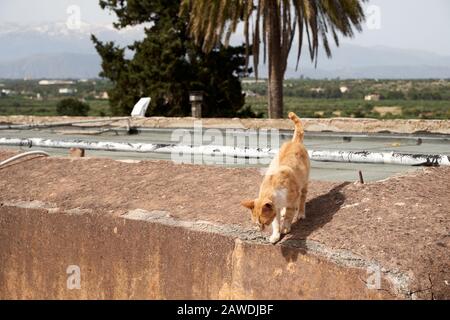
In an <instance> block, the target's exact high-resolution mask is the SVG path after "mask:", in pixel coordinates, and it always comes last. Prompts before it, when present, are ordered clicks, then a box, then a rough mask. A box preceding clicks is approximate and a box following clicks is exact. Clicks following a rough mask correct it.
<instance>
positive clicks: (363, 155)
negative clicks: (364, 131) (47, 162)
mask: <svg viewBox="0 0 450 320" xmlns="http://www.w3.org/2000/svg"><path fill="white" fill-rule="evenodd" d="M0 145H7V146H26V147H45V148H64V149H69V148H81V149H86V150H103V151H124V152H144V153H145V152H151V153H165V154H170V153H185V154H204V155H224V156H230V157H237V158H271V157H273V156H275V155H276V154H277V153H278V150H277V149H270V148H264V149H254V148H235V147H230V146H214V145H204V146H195V147H193V146H188V145H176V144H149V143H127V142H107V141H85V140H50V139H41V138H28V139H21V138H0ZM308 153H309V156H310V158H311V160H314V161H323V162H347V163H378V164H398V165H408V166H439V165H442V166H450V156H447V155H426V154H404V153H396V152H369V151H360V152H358V151H339V150H310V151H308Z"/></svg>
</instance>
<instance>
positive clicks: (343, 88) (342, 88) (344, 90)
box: [339, 86, 350, 93]
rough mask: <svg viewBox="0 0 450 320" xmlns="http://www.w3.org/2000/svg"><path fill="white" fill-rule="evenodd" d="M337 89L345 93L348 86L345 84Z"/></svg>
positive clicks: (347, 90)
mask: <svg viewBox="0 0 450 320" xmlns="http://www.w3.org/2000/svg"><path fill="white" fill-rule="evenodd" d="M339 90H341V93H347V92H349V91H350V90H349V88H348V87H345V86H343V87H340V88H339Z"/></svg>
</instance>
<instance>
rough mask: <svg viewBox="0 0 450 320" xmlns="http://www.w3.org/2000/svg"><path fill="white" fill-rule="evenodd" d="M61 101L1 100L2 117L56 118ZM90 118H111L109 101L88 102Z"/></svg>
mask: <svg viewBox="0 0 450 320" xmlns="http://www.w3.org/2000/svg"><path fill="white" fill-rule="evenodd" d="M60 100H61V99H58V98H52V99H44V100H30V99H25V98H21V97H11V98H10V97H3V98H0V115H27V116H28V115H35V116H55V115H57V114H56V104H57V103H58V102H59V101H60ZM86 103H88V104H89V106H90V111H89V116H109V115H110V110H109V102H108V100H86Z"/></svg>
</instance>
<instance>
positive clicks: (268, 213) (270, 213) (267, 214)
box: [261, 200, 275, 219]
mask: <svg viewBox="0 0 450 320" xmlns="http://www.w3.org/2000/svg"><path fill="white" fill-rule="evenodd" d="M261 215H262V216H263V217H264V218H265V219H270V218H272V217H274V216H275V210H274V208H273V202H272V201H270V200H267V201H266V202H265V203H264V205H263V207H262V212H261Z"/></svg>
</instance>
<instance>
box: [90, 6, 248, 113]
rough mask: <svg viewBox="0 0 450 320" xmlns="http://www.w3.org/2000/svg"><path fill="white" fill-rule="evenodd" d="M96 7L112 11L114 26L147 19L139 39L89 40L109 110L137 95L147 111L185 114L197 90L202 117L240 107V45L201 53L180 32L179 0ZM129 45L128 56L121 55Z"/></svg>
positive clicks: (128, 105)
mask: <svg viewBox="0 0 450 320" xmlns="http://www.w3.org/2000/svg"><path fill="white" fill-rule="evenodd" d="M100 6H101V7H102V8H103V9H109V10H112V11H113V12H115V14H116V15H117V17H118V22H117V23H116V25H115V26H116V27H117V28H119V29H120V28H124V27H127V26H133V25H138V24H142V23H151V25H150V26H148V27H146V31H145V38H144V39H143V40H142V41H137V42H135V43H134V44H133V45H131V46H128V47H127V48H120V47H118V46H116V45H115V44H114V43H112V42H107V43H102V42H101V41H99V40H98V39H97V38H96V37H95V36H92V40H93V42H94V44H95V47H96V49H97V52H98V53H99V55H100V57H101V58H102V69H103V71H102V72H101V74H100V75H101V76H102V77H106V78H109V79H110V80H111V81H112V82H113V84H114V88H113V89H112V90H110V91H109V97H110V103H111V111H112V114H113V115H128V114H130V112H131V110H132V108H133V105H134V104H135V103H136V101H138V100H139V98H141V97H143V96H149V97H151V98H152V102H151V104H150V106H149V109H148V111H147V114H148V115H163V116H188V115H190V114H191V112H190V103H189V92H190V91H202V92H203V93H204V103H203V109H202V116H205V117H214V116H221V117H233V116H236V115H237V114H238V111H239V110H240V109H241V108H242V107H243V105H244V102H245V97H244V96H243V94H242V88H241V83H240V81H239V77H241V76H244V75H247V74H248V73H249V72H250V71H251V70H249V69H247V68H246V67H245V62H246V60H245V47H243V46H240V47H228V48H225V47H223V46H218V47H217V48H216V49H215V50H213V51H211V52H208V53H204V52H203V51H202V50H201V48H200V47H199V46H198V45H196V44H195V43H194V41H192V40H191V39H190V38H189V37H188V35H187V32H186V28H187V25H188V17H187V15H181V16H180V15H179V14H178V13H179V10H180V1H179V0H168V1H167V0H164V1H163V0H140V1H137V0H128V1H118V0H102V1H100ZM126 50H131V52H133V57H132V58H130V59H128V58H126V57H125V51H126Z"/></svg>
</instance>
